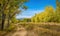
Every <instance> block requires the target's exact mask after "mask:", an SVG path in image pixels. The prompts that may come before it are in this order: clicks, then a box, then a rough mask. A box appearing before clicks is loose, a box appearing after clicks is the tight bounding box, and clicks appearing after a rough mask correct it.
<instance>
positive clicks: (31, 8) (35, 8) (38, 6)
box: [16, 0, 56, 18]
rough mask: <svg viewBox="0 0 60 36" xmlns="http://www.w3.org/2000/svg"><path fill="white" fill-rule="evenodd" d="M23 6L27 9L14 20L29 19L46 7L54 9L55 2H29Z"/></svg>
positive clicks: (46, 0) (32, 0)
mask: <svg viewBox="0 0 60 36" xmlns="http://www.w3.org/2000/svg"><path fill="white" fill-rule="evenodd" d="M25 5H26V6H28V9H27V10H23V11H22V13H20V14H19V15H17V16H16V18H31V17H32V16H34V15H35V14H36V13H40V12H43V11H44V9H45V7H46V6H52V7H54V9H55V8H56V0H29V2H27V3H25Z"/></svg>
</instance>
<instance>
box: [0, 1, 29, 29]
mask: <svg viewBox="0 0 60 36" xmlns="http://www.w3.org/2000/svg"><path fill="white" fill-rule="evenodd" d="M27 1H28V0H0V13H1V15H2V16H1V18H2V19H1V20H2V23H1V29H2V30H3V29H4V22H5V19H6V18H7V19H8V24H7V25H8V27H9V24H10V23H9V22H10V20H11V19H12V18H13V17H14V16H16V14H18V13H19V12H20V11H19V10H18V9H19V8H24V9H27V7H26V6H24V3H25V2H27Z"/></svg>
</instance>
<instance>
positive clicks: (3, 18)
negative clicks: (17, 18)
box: [1, 14, 6, 30]
mask: <svg viewBox="0 0 60 36" xmlns="http://www.w3.org/2000/svg"><path fill="white" fill-rule="evenodd" d="M5 18H6V15H5V14H2V24H1V30H3V29H4V23H5Z"/></svg>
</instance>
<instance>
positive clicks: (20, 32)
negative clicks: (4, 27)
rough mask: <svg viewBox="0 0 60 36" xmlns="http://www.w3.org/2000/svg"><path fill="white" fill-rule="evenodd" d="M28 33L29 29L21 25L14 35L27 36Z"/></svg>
mask: <svg viewBox="0 0 60 36" xmlns="http://www.w3.org/2000/svg"><path fill="white" fill-rule="evenodd" d="M26 35H27V31H26V30H25V28H23V27H21V28H17V31H16V32H15V33H14V34H13V35H12V36H26Z"/></svg>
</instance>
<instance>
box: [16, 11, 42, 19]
mask: <svg viewBox="0 0 60 36" xmlns="http://www.w3.org/2000/svg"><path fill="white" fill-rule="evenodd" d="M42 11H43V10H26V11H22V13H21V14H19V15H17V16H16V18H31V17H32V16H34V15H35V14H36V13H40V12H42Z"/></svg>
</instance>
